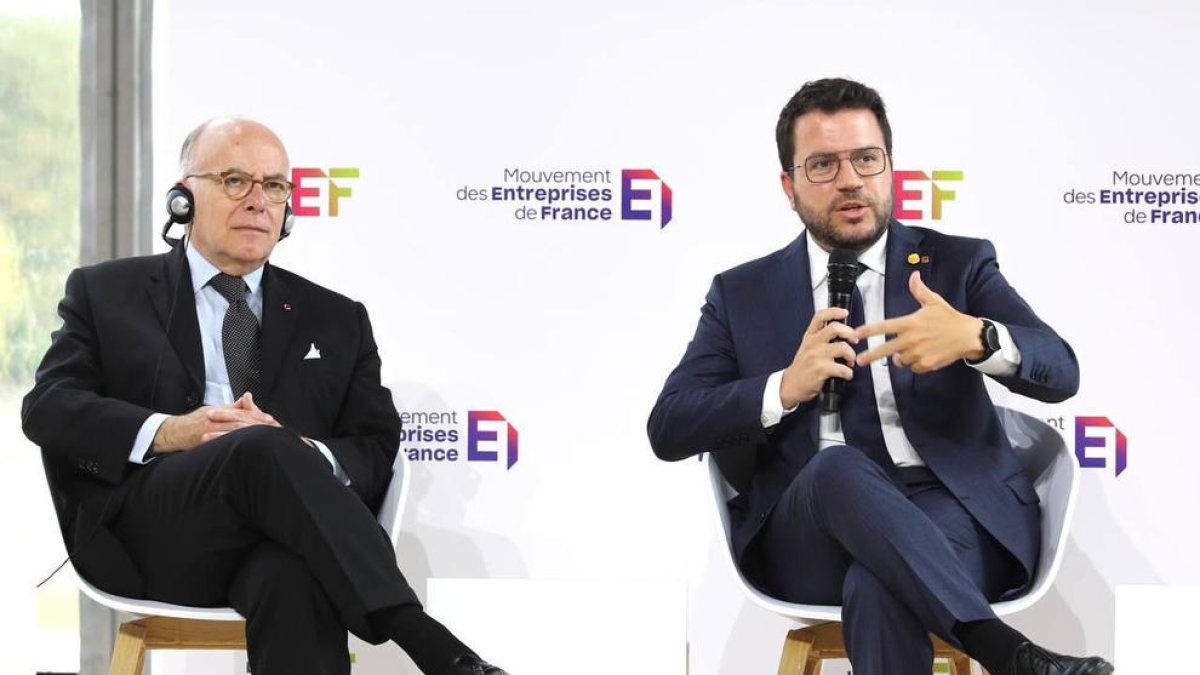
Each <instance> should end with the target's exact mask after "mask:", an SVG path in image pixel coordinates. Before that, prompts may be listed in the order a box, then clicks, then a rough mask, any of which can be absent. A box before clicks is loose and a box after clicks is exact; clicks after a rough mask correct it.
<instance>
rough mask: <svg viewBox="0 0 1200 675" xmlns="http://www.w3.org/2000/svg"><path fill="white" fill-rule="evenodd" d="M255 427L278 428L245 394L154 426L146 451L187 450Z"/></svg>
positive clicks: (250, 395)
mask: <svg viewBox="0 0 1200 675" xmlns="http://www.w3.org/2000/svg"><path fill="white" fill-rule="evenodd" d="M257 424H264V425H266V426H271V427H279V426H282V425H281V424H279V422H278V421H276V420H275V418H274V417H272V416H271V415H270V414H269V413H266V412H263V411H262V409H260V408H259V407H258V406H257V405H256V404H255V403H254V396H253V395H252V394H251V393H250V392H246V393H245V394H242V397H241V398H239V399H238V400H236V401H234V402H233V403H230V404H229V405H206V406H201V407H199V408H196V409H195V410H193V411H191V412H190V413H187V414H185V415H172V416H170V417H168V418H167V419H166V420H164V421H163V423H162V425H160V426H159V427H158V433H156V434H155V435H154V441H153V442H152V443H151V445H150V449H151V450H153V451H154V452H178V451H180V450H190V449H192V448H194V447H196V446H197V445H200V444H201V443H207V442H208V441H211V440H213V439H214V438H218V437H220V436H224V435H225V434H227V433H229V432H231V431H236V430H238V429H242V428H245V427H249V426H254V425H257ZM301 438H302V439H303V440H304V442H305V443H308V444H309V445H310V446H312V445H313V443H312V441H310V440H309V439H307V438H304V437H303V436H301ZM314 447H315V446H314Z"/></svg>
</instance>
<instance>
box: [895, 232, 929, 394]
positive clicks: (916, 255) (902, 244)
mask: <svg viewBox="0 0 1200 675" xmlns="http://www.w3.org/2000/svg"><path fill="white" fill-rule="evenodd" d="M914 270H917V271H919V272H920V273H921V279H922V280H923V281H924V282H925V284H926V285H928V286H930V287H932V286H933V281H932V277H931V275H932V274H933V247H932V244H927V243H926V242H925V235H923V234H922V233H921V232H919V231H917V230H914V229H912V228H909V227H906V226H904V225H901V224H900V223H899V222H897V221H895V220H893V221H892V222H891V225H890V226H889V230H888V243H887V274H886V275H885V276H884V280H883V288H884V297H883V314H884V316H885V317H886V318H889V319H890V318H894V317H899V316H904V315H906V314H912V313H913V312H915V311H917V310H918V309H920V308H921V306H920V304H918V303H917V301H916V299H915V298H913V296H912V293H911V292H909V290H908V277H909V275H910V274H912V272H913V271H914ZM888 373H889V374H890V375H891V378H892V390H893V391H895V392H896V394H897V397H896V398H897V403H899V400H900V398H901V397H902V396H904V395H906V394H912V393H914V391H915V384H916V382H915V377H914V376H913V372H912V370H910V369H908V368H898V367H896V365H895V364H893V363H892V362H891V359H889V360H888Z"/></svg>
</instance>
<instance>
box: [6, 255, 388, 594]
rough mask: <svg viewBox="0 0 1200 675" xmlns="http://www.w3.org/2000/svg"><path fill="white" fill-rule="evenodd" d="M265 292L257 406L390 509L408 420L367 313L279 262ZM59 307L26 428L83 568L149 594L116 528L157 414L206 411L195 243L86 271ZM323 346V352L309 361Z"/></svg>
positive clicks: (268, 272) (113, 584) (101, 582)
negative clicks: (191, 261)
mask: <svg viewBox="0 0 1200 675" xmlns="http://www.w3.org/2000/svg"><path fill="white" fill-rule="evenodd" d="M263 293H264V295H263V316H262V391H263V392H264V394H263V400H261V401H256V402H257V403H258V404H259V406H260V407H261V408H262V409H263V410H265V411H266V412H269V413H270V414H272V415H273V416H274V417H275V418H276V419H277V420H278V421H279V422H280V424H282V425H283V426H285V427H287V428H289V429H292V430H294V431H296V433H298V434H300V435H303V436H307V437H309V438H313V439H316V440H320V441H323V442H324V443H325V444H326V445H327V446H328V447H329V449H330V451H331V452H332V453H333V455H334V456H335V457H336V458H337V460H338V462H339V463H340V464H341V466H342V468H343V469H344V470H345V472H346V474H347V475H348V476H349V477H350V481H351V482H350V487H351V488H352V489H353V490H354V491H355V492H357V493H358V495H359V496H360V497H361V498H362V499H363V501H364V502H365V503H366V504H367V505H368V506H370V507H372V508H373V509H374V508H377V507H378V504H379V503H380V501H381V500H382V498H383V494H384V492H385V491H386V489H387V485H388V481H389V480H390V478H391V467H392V462H393V460H394V459H395V456H396V452H397V449H398V447H399V441H400V438H399V434H400V418H399V415H398V414H397V413H396V409H395V406H394V405H393V403H392V398H391V393H390V392H389V391H388V390H387V389H386V388H385V387H383V386H382V385H381V384H380V380H379V370H380V360H379V354H378V352H377V350H376V346H375V340H374V337H373V336H372V333H371V324H370V321H369V320H368V318H367V312H366V309H365V308H364V307H363V306H362V305H361V304H360V303H357V302H354V301H352V300H350V299H349V298H346V297H344V296H341V295H338V294H337V293H334V292H332V291H329V290H327V289H325V288H322V287H320V286H318V285H316V284H314V283H312V282H309V281H307V280H305V279H304V278H302V277H299V276H297V275H295V274H292V273H291V272H288V271H286V270H284V269H281V268H278V267H274V266H272V265H270V264H268V265H267V267H266V269H265V271H264V274H263ZM172 304H174V307H173V308H172ZM58 313H59V315H60V316H61V317H62V319H63V325H62V328H60V329H59V330H58V331H56V332H55V333H54V334H53V335H52V337H51V345H50V349H49V350H48V351H47V352H46V355H45V357H44V358H43V359H42V363H41V365H40V366H39V367H38V370H37V375H36V382H35V385H34V387H33V390H32V391H30V392H29V394H28V395H26V397H25V400H24V403H23V405H22V408H21V423H22V427H23V428H24V431H25V434H26V435H27V436H28V437H29V438H30V439H31V440H32V441H33V442H34V443H36V444H38V445H39V446H40V447H41V449H42V461H43V464H44V466H45V469H46V477H47V479H48V480H49V483H50V494H51V496H52V497H53V499H54V506H55V510H56V511H57V514H58V519H59V524H60V526H61V528H62V534H63V539H64V541H65V542H66V545H67V550H68V551H69V552H70V554H71V558H72V561H73V562H74V564H75V566H76V568H77V569H79V570H80V571H81V572H82V573H83V574H84V576H86V577H88V578H89V579H90V580H92V582H93V583H95V584H96V585H97V586H100V587H101V588H105V589H106V590H109V591H110V592H114V593H119V594H121V595H126V596H131V597H141V595H142V593H143V590H144V589H143V585H142V580H141V577H140V575H139V574H138V572H137V568H136V566H135V565H134V564H133V562H132V561H131V560H130V558H129V556H128V554H127V553H126V552H125V550H124V548H123V547H122V546H121V544H120V542H119V541H117V540H116V539H115V538H114V537H113V536H112V535H111V533H110V532H109V531H108V528H107V525H108V524H109V523H110V522H111V521H112V519H113V518H114V517H115V515H116V514H117V513H118V512H119V510H120V508H121V499H122V495H123V492H124V491H123V490H122V486H125V485H127V484H128V483H129V482H130V481H131V479H132V478H133V477H134V476H136V475H137V473H138V472H139V471H142V470H144V465H140V464H133V463H130V462H129V453H130V450H131V449H132V447H133V443H134V438H135V437H136V436H137V433H138V430H139V429H140V428H141V426H142V423H143V422H144V421H145V420H146V418H147V417H149V415H150V414H151V413H152V412H156V411H157V412H163V413H168V414H181V413H186V412H188V411H190V410H193V409H195V408H198V407H200V406H201V405H202V403H203V401H202V399H203V393H204V356H203V352H202V350H201V345H200V328H199V325H198V323H197V318H196V303H195V296H194V293H193V291H192V284H191V276H190V271H189V269H188V263H187V258H186V256H185V255H184V253H183V249H182V248H181V247H176V249H175V250H173V251H171V252H169V253H166V254H161V255H153V256H145V257H139V258H127V259H123V260H114V261H109V262H105V263H100V264H98V265H93V266H90V267H84V268H80V269H76V270H75V271H73V272H72V273H71V275H70V276H69V277H68V278H67V283H66V292H65V295H64V297H63V299H62V301H61V302H60V303H59V307H58ZM168 321H169V324H168ZM312 345H316V346H317V348H318V349H319V350H320V355H321V358H319V359H305V358H304V356H305V354H306V353H307V352H308V351H309V349H310V347H311V346H312Z"/></svg>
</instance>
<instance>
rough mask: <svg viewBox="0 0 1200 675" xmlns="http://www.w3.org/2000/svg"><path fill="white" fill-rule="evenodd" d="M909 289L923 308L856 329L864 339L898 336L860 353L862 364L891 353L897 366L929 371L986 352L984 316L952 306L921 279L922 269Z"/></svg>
mask: <svg viewBox="0 0 1200 675" xmlns="http://www.w3.org/2000/svg"><path fill="white" fill-rule="evenodd" d="M908 289H909V292H911V293H912V296H913V298H915V299H916V300H917V302H918V303H920V305H921V308H920V309H918V310H917V311H915V312H913V313H912V314H909V315H907V316H901V317H896V318H893V319H885V320H883V321H879V322H876V323H872V324H867V325H865V326H860V327H859V328H858V329H857V330H855V331H854V333H855V335H856V336H858V337H859V338H860V339H866V338H867V337H869V336H871V335H882V334H887V335H894V336H895V337H893V338H892V339H890V340H888V341H887V342H885V343H883V344H882V345H880V346H878V347H875V348H874V349H868V350H867V351H865V352H863V353H861V354H859V355H858V359H857V363H858V365H860V366H862V365H866V364H868V363H870V362H872V361H874V360H876V359H881V358H887V357H889V356H890V357H892V362H893V363H895V364H896V365H897V366H902V367H907V368H911V369H912V371H913V372H914V373H928V372H931V371H934V370H939V369H941V368H945V367H946V366H948V365H950V364H951V363H954V362H955V361H957V360H959V359H963V358H966V359H975V358H979V357H980V356H982V355H983V353H984V349H983V342H982V340H981V339H980V333H981V332H982V330H983V322H982V321H981V320H980V319H978V318H976V317H973V316H969V315H967V314H963V313H962V312H959V311H958V310H956V309H954V308H953V307H951V306H950V303H948V302H946V301H945V300H944V299H943V298H942V296H940V295H938V294H937V293H934V292H933V291H932V290H930V288H929V287H928V286H926V285H925V282H924V281H921V274H920V273H919V272H916V271H914V272H913V273H912V275H911V276H909V278H908Z"/></svg>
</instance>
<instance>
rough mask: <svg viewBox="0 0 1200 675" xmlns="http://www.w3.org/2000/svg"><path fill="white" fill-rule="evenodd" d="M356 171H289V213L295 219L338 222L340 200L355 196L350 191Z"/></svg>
mask: <svg viewBox="0 0 1200 675" xmlns="http://www.w3.org/2000/svg"><path fill="white" fill-rule="evenodd" d="M358 176H359V173H358V167H353V166H340V167H333V168H329V169H321V168H316V167H295V168H293V169H292V184H293V185H295V186H296V187H294V188H292V213H294V214H296V216H298V217H313V216H329V217H330V218H337V217H338V215H339V213H340V211H341V208H340V207H341V202H342V200H343V199H349V198H350V197H352V196H353V195H354V190H353V189H352V188H351V187H350V185H352V184H353V183H352V182H353V181H354V180H356V179H358Z"/></svg>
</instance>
